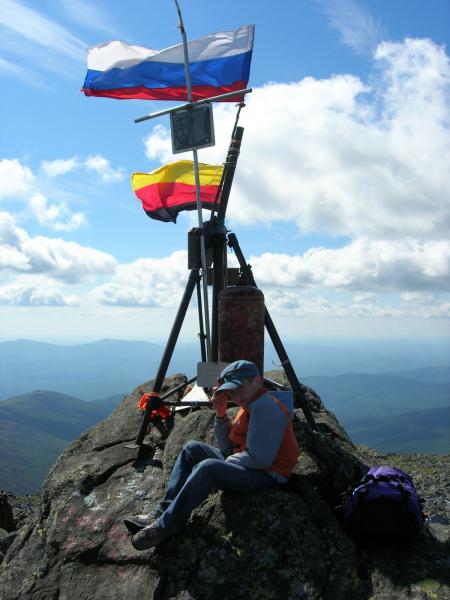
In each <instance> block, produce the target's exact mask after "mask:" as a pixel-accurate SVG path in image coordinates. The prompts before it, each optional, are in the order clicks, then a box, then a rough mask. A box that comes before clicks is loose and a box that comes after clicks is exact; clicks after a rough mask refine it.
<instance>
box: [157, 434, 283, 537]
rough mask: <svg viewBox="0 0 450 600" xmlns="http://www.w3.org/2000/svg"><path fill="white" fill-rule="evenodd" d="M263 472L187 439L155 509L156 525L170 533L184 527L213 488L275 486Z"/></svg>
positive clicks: (236, 489) (238, 489)
mask: <svg viewBox="0 0 450 600" xmlns="http://www.w3.org/2000/svg"><path fill="white" fill-rule="evenodd" d="M277 486H278V483H277V482H276V481H275V479H274V478H273V477H271V476H270V475H269V474H268V473H266V472H265V471H257V470H255V469H244V468H243V467H240V466H238V465H234V464H232V463H228V462H225V458H224V456H223V454H222V453H221V452H220V450H218V449H217V448H213V447H212V446H209V445H208V444H203V443H202V442H196V441H191V442H188V443H187V444H186V445H185V446H184V448H183V449H182V450H181V452H180V454H179V455H178V458H177V460H176V462H175V465H174V467H173V469H172V473H171V475H170V479H169V483H168V484H167V488H166V493H165V494H164V498H163V499H162V501H161V502H160V504H159V506H158V507H157V509H156V510H155V512H154V515H155V516H156V517H159V518H158V524H159V525H160V526H161V527H163V528H164V530H165V531H167V535H173V534H174V533H177V532H178V531H181V529H183V527H184V525H185V524H186V521H187V520H188V519H189V516H190V514H191V512H192V511H193V510H194V508H196V507H197V506H199V504H201V503H202V502H203V500H206V498H207V497H208V496H209V495H210V494H211V492H213V491H215V490H218V489H219V490H229V491H233V492H255V491H258V490H265V489H270V488H274V487H277Z"/></svg>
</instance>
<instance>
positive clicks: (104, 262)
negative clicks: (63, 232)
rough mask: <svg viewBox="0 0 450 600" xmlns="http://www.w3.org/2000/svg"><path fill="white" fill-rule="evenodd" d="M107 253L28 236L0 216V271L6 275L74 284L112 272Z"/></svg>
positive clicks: (10, 219)
mask: <svg viewBox="0 0 450 600" xmlns="http://www.w3.org/2000/svg"><path fill="white" fill-rule="evenodd" d="M115 267H116V260H115V259H114V257H112V256H111V255H110V254H106V253H105V252H100V251H99V250H95V249H94V248H89V247H87V246H80V245H79V244H76V243H74V242H66V241H64V240H61V239H57V238H48V237H44V236H36V237H30V236H29V235H28V234H27V233H26V231H25V230H23V229H21V228H19V227H17V226H16V223H15V221H14V219H13V218H12V217H11V215H9V214H8V213H5V212H1V213H0V268H1V270H2V271H8V272H19V273H20V272H26V273H33V274H45V275H48V276H49V277H52V278H54V279H59V280H62V281H65V282H66V283H72V284H73V283H78V282H81V281H84V280H86V279H90V278H93V277H96V276H98V275H109V274H111V273H112V272H114V269H115Z"/></svg>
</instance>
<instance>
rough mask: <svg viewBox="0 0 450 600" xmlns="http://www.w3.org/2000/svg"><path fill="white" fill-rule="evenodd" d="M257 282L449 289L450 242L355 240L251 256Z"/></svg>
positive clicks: (342, 287) (377, 288) (343, 287)
mask: <svg viewBox="0 0 450 600" xmlns="http://www.w3.org/2000/svg"><path fill="white" fill-rule="evenodd" d="M250 262H251V264H252V266H253V271H254V273H255V278H256V280H257V282H258V285H259V284H261V285H263V286H265V285H268V286H283V287H298V288H311V287H325V288H332V289H336V290H351V291H362V292H365V291H378V292H380V291H383V292H386V291H401V292H407V291H416V290H430V289H431V290H442V291H450V242H447V241H436V242H435V241H430V242H417V241H397V242H395V241H391V240H387V241H386V240H376V241H372V240H364V239H358V240H355V241H354V242H352V243H350V244H348V245H347V246H344V247H343V248H334V249H331V248H311V249H310V250H308V251H307V252H305V254H303V255H297V256H292V255H287V254H270V253H264V254H262V255H261V256H252V257H250Z"/></svg>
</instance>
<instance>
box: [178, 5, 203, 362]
mask: <svg viewBox="0 0 450 600" xmlns="http://www.w3.org/2000/svg"><path fill="white" fill-rule="evenodd" d="M174 1H175V5H176V8H177V12H178V18H179V23H178V28H179V30H180V32H181V37H182V39H183V51H184V70H185V73H186V88H187V99H188V102H190V103H192V84H191V72H190V70H189V52H188V46H187V39H186V31H185V29H184V24H183V17H182V16H181V10H180V7H179V5H178V1H177V0H174ZM192 156H193V159H194V175H195V195H196V199H197V214H198V225H199V228H200V256H201V261H202V279H203V306H204V311H205V330H206V356H207V359H208V362H210V361H211V332H210V326H209V304H208V265H207V263H206V244H205V235H204V230H203V214H202V199H201V195H200V174H199V168H198V156H197V149H196V148H194V149H193V150H192Z"/></svg>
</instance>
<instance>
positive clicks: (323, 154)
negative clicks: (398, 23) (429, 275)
mask: <svg viewBox="0 0 450 600" xmlns="http://www.w3.org/2000/svg"><path fill="white" fill-rule="evenodd" d="M374 59H375V63H376V71H375V72H374V75H373V77H372V78H371V82H370V86H369V83H368V82H363V81H361V80H360V79H359V78H357V77H354V76H352V75H339V76H334V77H331V78H329V79H323V80H317V79H314V78H312V77H308V78H305V79H303V80H302V81H299V82H297V83H290V84H287V83H286V84H278V83H271V84H268V85H266V86H264V87H262V88H259V89H255V90H254V92H253V94H251V95H250V96H249V97H248V100H247V104H248V109H246V111H244V112H243V115H242V119H241V120H242V124H243V125H244V127H245V133H244V138H243V144H242V153H241V156H240V158H239V163H238V168H237V171H236V177H235V180H234V184H233V190H232V193H231V198H230V204H229V210H228V217H229V219H230V221H231V220H232V221H233V223H245V224H252V223H258V222H259V223H269V222H273V221H288V222H294V223H296V224H297V225H298V227H299V229H300V230H301V231H304V232H322V233H325V234H332V235H344V236H349V237H352V238H355V237H365V238H372V239H377V238H378V239H389V238H390V239H399V238H401V239H407V238H415V239H419V240H425V239H430V238H431V239H445V238H446V237H447V234H448V230H449V227H450V208H449V204H448V197H449V195H450V179H449V177H448V173H449V172H450V135H449V123H450V94H449V91H450V66H449V59H448V57H447V55H446V54H445V51H444V49H443V48H441V47H439V46H437V45H436V44H434V43H433V42H432V41H430V40H412V39H408V40H405V41H404V42H403V43H383V44H382V45H380V46H379V47H378V50H377V52H376V53H375V57H374ZM214 112H215V130H216V139H217V145H216V147H215V148H211V149H205V150H204V151H202V157H201V158H202V160H204V161H205V162H219V163H220V162H222V161H223V160H224V158H225V155H226V150H227V147H228V142H229V136H230V132H231V127H232V121H233V116H234V112H235V109H234V108H233V107H230V106H217V107H215V108H214ZM146 153H147V155H148V157H149V158H152V159H156V158H159V159H160V160H161V162H167V161H168V160H171V150H170V135H169V132H168V130H167V129H165V128H163V127H161V126H157V127H156V128H155V129H154V130H153V131H152V133H151V134H150V136H149V137H148V138H147V140H146ZM180 158H181V155H180Z"/></svg>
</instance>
